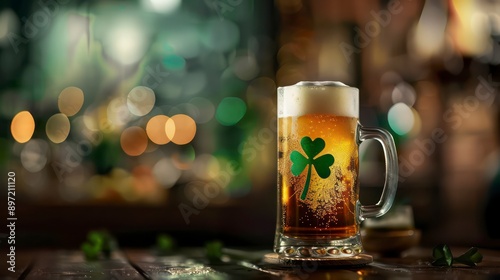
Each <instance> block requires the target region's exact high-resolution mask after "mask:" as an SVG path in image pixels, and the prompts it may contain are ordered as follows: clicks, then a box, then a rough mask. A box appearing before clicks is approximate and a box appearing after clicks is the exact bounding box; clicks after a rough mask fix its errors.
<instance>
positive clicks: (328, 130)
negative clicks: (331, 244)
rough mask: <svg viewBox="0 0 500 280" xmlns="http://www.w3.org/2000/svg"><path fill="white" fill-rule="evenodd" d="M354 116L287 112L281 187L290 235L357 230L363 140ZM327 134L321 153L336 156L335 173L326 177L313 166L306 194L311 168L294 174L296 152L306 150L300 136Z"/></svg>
mask: <svg viewBox="0 0 500 280" xmlns="http://www.w3.org/2000/svg"><path fill="white" fill-rule="evenodd" d="M357 123H358V119H357V118H356V117H354V116H337V115H334V114H306V115H302V116H294V117H291V116H289V117H281V118H279V119H278V124H279V129H278V131H279V159H278V163H279V166H278V170H279V177H280V178H279V183H278V184H279V185H280V186H279V188H280V189H281V195H280V199H281V205H282V207H283V208H284V209H283V212H284V213H285V221H284V234H285V235H287V236H290V237H297V238H305V239H316V238H328V239H340V238H347V237H350V236H354V235H355V234H356V233H357V225H356V222H355V221H356V219H355V215H356V214H355V211H356V201H357V200H358V191H357V189H358V188H357V174H358V145H357V143H356V126H357ZM303 136H309V137H310V138H311V139H313V140H314V139H317V138H321V139H324V141H325V148H324V149H323V151H322V153H320V154H319V155H318V156H321V154H326V153H327V154H331V155H333V156H334V160H335V161H334V164H333V166H331V167H330V170H331V175H330V176H329V177H328V178H326V179H323V178H321V177H319V176H317V174H316V172H315V170H314V168H312V170H311V176H310V187H309V190H308V192H307V196H306V198H305V199H301V193H302V189H303V187H304V185H305V182H306V177H307V172H306V171H304V172H302V173H301V174H300V175H299V176H294V175H293V174H292V172H291V170H290V166H289V164H286V162H287V160H288V159H289V158H290V153H291V152H292V151H294V150H297V151H302V148H301V145H300V139H301V138H302V137H303Z"/></svg>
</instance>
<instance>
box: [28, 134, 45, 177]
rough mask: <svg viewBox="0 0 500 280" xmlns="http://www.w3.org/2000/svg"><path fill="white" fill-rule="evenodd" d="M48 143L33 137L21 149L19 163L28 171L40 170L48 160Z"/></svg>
mask: <svg viewBox="0 0 500 280" xmlns="http://www.w3.org/2000/svg"><path fill="white" fill-rule="evenodd" d="M48 155H49V145H48V144H47V142H45V141H44V140H41V139H33V140H31V141H29V142H28V143H26V145H24V147H23V149H22V151H21V164H22V165H23V167H24V169H26V170H27V171H29V172H32V173H36V172H39V171H40V170H42V169H43V168H44V167H45V165H46V164H47V161H48Z"/></svg>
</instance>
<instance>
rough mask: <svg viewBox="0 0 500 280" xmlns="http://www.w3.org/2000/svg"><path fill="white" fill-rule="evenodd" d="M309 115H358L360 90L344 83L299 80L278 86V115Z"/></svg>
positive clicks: (354, 116) (356, 116)
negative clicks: (288, 84) (284, 85)
mask: <svg viewBox="0 0 500 280" xmlns="http://www.w3.org/2000/svg"><path fill="white" fill-rule="evenodd" d="M307 114H332V115H337V116H345V117H353V118H358V116H359V91H358V89H357V88H355V87H350V86H347V85H345V84H343V83H341V82H299V83H297V84H295V85H291V86H286V87H280V88H278V117H299V116H303V115H307Z"/></svg>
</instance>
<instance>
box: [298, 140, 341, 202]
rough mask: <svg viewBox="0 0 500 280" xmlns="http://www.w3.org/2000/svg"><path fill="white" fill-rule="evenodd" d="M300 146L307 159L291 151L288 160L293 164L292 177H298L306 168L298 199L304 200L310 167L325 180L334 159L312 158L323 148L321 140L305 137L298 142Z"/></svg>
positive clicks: (323, 144)
mask: <svg viewBox="0 0 500 280" xmlns="http://www.w3.org/2000/svg"><path fill="white" fill-rule="evenodd" d="M300 146H301V147H302V150H304V152H305V154H306V156H307V157H305V156H303V155H302V154H301V153H300V152H298V151H297V150H294V151H292V153H291V154H290V159H291V160H292V163H293V164H292V167H291V171H292V174H293V175H294V176H299V175H300V174H301V173H302V172H303V171H304V169H305V168H306V166H307V167H308V169H307V177H306V183H305V185H304V189H303V191H302V194H301V195H300V199H301V200H305V199H306V197H307V191H308V190H309V184H310V182H311V169H312V166H314V169H315V170H316V173H318V176H319V177H321V178H322V179H326V178H328V177H329V176H330V173H331V171H330V166H332V165H333V162H334V161H335V159H334V157H333V156H332V155H330V154H325V155H322V156H320V157H318V158H314V157H315V156H317V155H318V154H319V153H320V152H321V151H323V149H324V148H325V140H323V139H321V138H316V139H314V140H312V139H311V138H310V137H308V136H305V137H303V138H302V139H301V140H300Z"/></svg>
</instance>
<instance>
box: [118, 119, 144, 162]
mask: <svg viewBox="0 0 500 280" xmlns="http://www.w3.org/2000/svg"><path fill="white" fill-rule="evenodd" d="M120 145H121V147H122V149H123V151H124V152H125V153H126V154H127V155H129V156H140V155H142V154H143V153H144V152H145V151H146V148H147V147H148V136H147V134H146V131H144V129H142V128H141V127H138V126H132V127H128V128H126V129H125V130H124V131H123V132H122V135H121V137H120Z"/></svg>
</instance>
